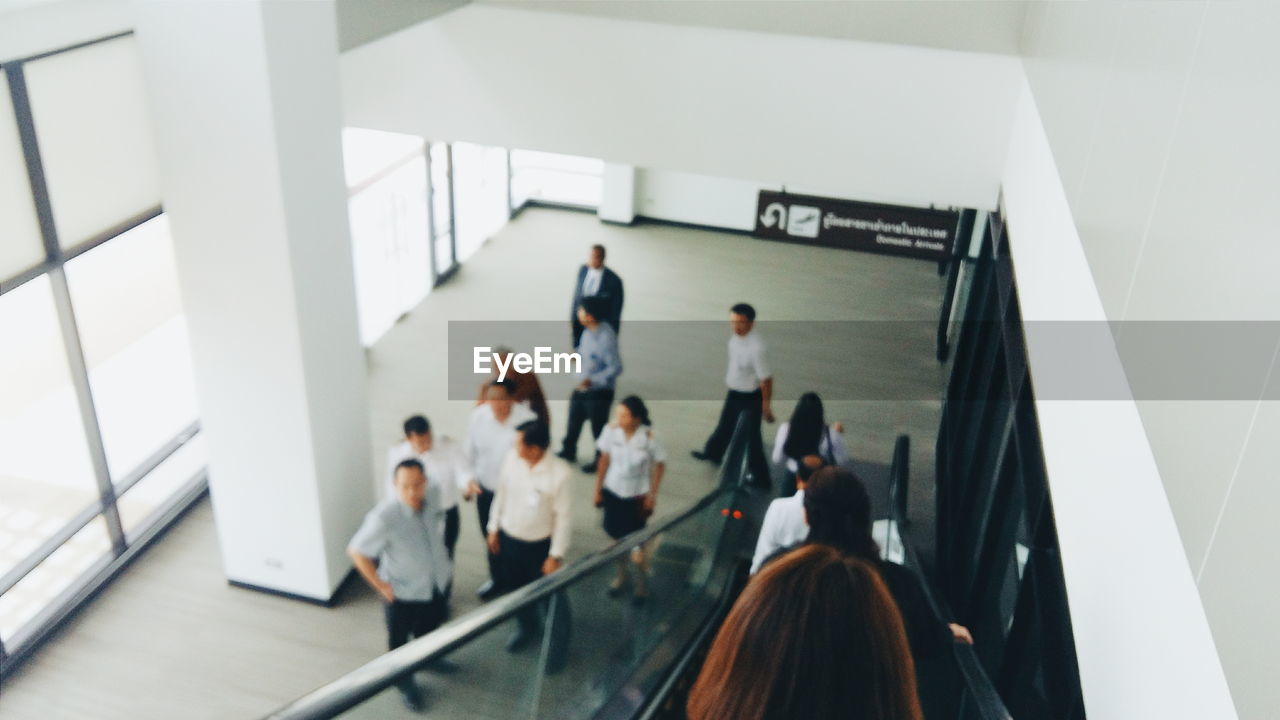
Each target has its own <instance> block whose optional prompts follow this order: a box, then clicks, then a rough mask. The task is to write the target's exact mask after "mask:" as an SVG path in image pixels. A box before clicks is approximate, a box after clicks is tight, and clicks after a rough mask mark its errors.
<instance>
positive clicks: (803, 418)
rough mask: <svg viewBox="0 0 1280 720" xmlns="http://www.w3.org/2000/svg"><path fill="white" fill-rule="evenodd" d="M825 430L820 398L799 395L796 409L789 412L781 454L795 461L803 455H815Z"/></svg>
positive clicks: (811, 395) (815, 395)
mask: <svg viewBox="0 0 1280 720" xmlns="http://www.w3.org/2000/svg"><path fill="white" fill-rule="evenodd" d="M826 429H827V420H826V416H825V414H824V413H823V410H822V398H820V397H818V394H817V393H814V392H807V393H805V394H803V395H801V396H800V399H799V400H797V401H796V409H795V410H793V411H791V419H790V420H788V421H787V440H786V442H784V443H783V444H782V452H783V454H784V455H786V456H787V457H789V458H793V459H796V460H799V459H800V458H802V457H804V456H805V455H816V454H817V453H818V446H819V445H820V444H821V443H822V434H823V433H824V432H825V431H826Z"/></svg>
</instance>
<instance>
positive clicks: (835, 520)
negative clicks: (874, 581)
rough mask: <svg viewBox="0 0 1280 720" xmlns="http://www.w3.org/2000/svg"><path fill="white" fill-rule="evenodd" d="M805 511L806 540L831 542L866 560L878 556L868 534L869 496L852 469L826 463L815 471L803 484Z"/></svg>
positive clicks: (869, 530)
mask: <svg viewBox="0 0 1280 720" xmlns="http://www.w3.org/2000/svg"><path fill="white" fill-rule="evenodd" d="M804 512H805V517H806V518H807V519H808V521H809V537H808V542H810V543H822V544H824V545H831V546H833V547H836V548H838V549H840V550H842V551H844V552H847V553H850V554H852V555H857V556H858V557H861V558H862V559H864V560H867V561H875V560H877V559H878V558H879V557H880V548H879V547H878V546H877V545H876V541H875V540H874V539H873V538H872V536H871V498H870V497H869V496H868V495H867V487H866V485H864V484H863V482H862V480H861V479H860V478H859V477H858V476H857V475H856V474H855V473H854V472H853V471H852V470H849V469H848V468H843V467H839V466H834V465H829V466H827V467H824V468H821V469H819V470H817V471H815V472H814V473H813V475H812V476H810V477H809V481H808V482H807V483H806V484H805V488H804Z"/></svg>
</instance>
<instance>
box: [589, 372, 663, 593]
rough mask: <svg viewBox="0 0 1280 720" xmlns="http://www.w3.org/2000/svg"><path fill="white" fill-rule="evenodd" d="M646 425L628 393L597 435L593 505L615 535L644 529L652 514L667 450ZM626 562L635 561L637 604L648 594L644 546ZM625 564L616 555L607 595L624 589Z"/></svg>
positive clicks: (644, 416)
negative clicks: (601, 513)
mask: <svg viewBox="0 0 1280 720" xmlns="http://www.w3.org/2000/svg"><path fill="white" fill-rule="evenodd" d="M651 425H652V423H650V421H649V409H648V408H646V407H645V404H644V401H643V400H641V399H640V398H638V397H636V396H635V395H630V396H628V397H625V398H623V399H622V402H620V403H618V409H617V413H616V415H615V419H614V422H612V423H610V424H609V425H608V426H607V427H605V429H604V430H603V431H602V432H601V433H600V437H599V438H597V440H596V448H597V449H599V451H600V462H599V463H598V465H597V467H596V497H595V505H596V507H603V508H604V531H605V532H606V533H608V535H609V537H611V538H613V539H614V540H621V539H622V538H624V537H626V536H627V535H630V534H631V533H633V532H635V531H637V530H639V529H641V528H643V527H644V526H645V524H646V523H647V522H648V520H649V516H650V515H652V514H653V507H654V503H655V502H656V501H657V497H658V486H659V485H661V484H662V473H663V471H664V470H665V468H666V460H667V453H666V450H664V449H663V447H662V445H661V444H660V443H659V442H658V440H657V438H656V437H654V434H653V428H652V427H651ZM631 562H632V563H634V564H635V566H636V580H635V595H634V599H635V602H636V603H637V604H639V603H642V602H644V600H645V599H646V598H647V597H648V596H649V587H648V571H649V558H648V551H647V549H646V548H645V547H644V546H643V545H641V546H638V547H636V548H635V549H634V550H632V551H631ZM627 565H628V562H627V559H626V558H620V559H619V560H618V576H617V577H616V578H614V580H613V582H612V583H610V584H609V595H610V597H616V596H618V595H619V594H621V593H622V591H623V590H624V589H625V588H626V586H627V584H628V572H627Z"/></svg>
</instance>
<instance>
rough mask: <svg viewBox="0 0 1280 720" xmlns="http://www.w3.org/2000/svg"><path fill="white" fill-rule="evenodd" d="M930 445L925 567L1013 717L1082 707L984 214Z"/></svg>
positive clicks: (1012, 287)
mask: <svg viewBox="0 0 1280 720" xmlns="http://www.w3.org/2000/svg"><path fill="white" fill-rule="evenodd" d="M983 240H984V242H983V243H982V246H981V249H980V253H979V255H978V257H977V258H976V261H975V264H974V268H973V279H972V287H971V292H970V296H969V300H968V302H967V304H966V307H965V308H964V317H963V319H962V321H961V327H960V332H959V334H958V342H957V344H956V347H955V357H954V360H953V363H952V367H951V374H950V378H949V380H948V383H947V388H946V394H945V397H944V401H943V409H942V419H941V423H940V427H939V431H938V439H937V446H936V451H937V452H936V471H937V494H936V502H937V512H936V522H937V532H936V541H937V546H936V550H937V552H936V567H935V572H934V577H935V579H936V581H937V586H938V587H939V588H940V590H941V595H942V598H943V599H945V601H946V603H947V604H948V605H949V606H950V608H951V609H952V610H954V612H955V613H956V617H957V618H958V622H960V623H962V624H964V625H966V626H968V627H969V628H970V629H971V630H972V631H973V633H974V635H975V637H978V638H980V639H981V640H980V642H979V643H978V644H977V645H976V646H975V648H974V651H975V653H976V656H977V659H978V660H979V661H980V663H981V666H982V668H984V669H985V670H986V673H987V675H988V676H989V677H991V678H993V679H994V681H995V687H996V689H997V690H998V692H999V695H1000V697H1001V698H1003V699H1004V703H1005V705H1006V707H1007V708H1008V709H1009V711H1010V712H1011V713H1012V714H1013V715H1014V716H1015V717H1018V718H1019V720H1023V719H1024V718H1025V719H1026V720H1038V719H1041V718H1043V719H1045V720H1079V719H1080V718H1083V717H1084V709H1083V701H1082V696H1081V689H1080V679H1079V670H1078V667H1077V665H1076V655H1075V642H1074V638H1073V634H1072V630H1071V617H1070V613H1069V611H1068V607H1067V596H1066V586H1065V581H1064V579H1063V575H1062V564H1061V561H1060V558H1059V556H1058V541H1057V532H1056V529H1055V526H1054V517H1053V503H1052V501H1051V498H1050V496H1049V490H1048V484H1047V477H1046V471H1045V467H1044V456H1043V449H1042V447H1041V442H1040V429H1039V424H1038V421H1037V417H1036V409H1035V402H1034V396H1033V393H1032V386H1031V382H1030V375H1029V369H1028V366H1027V353H1026V342H1025V338H1024V335H1023V327H1022V317H1021V311H1020V309H1019V305H1018V295H1017V287H1016V282H1015V278H1014V276H1013V265H1012V262H1011V260H1010V257H1009V248H1008V244H1007V242H1005V238H1004V227H1003V225H1002V222H1001V219H1000V216H999V215H998V214H992V215H991V216H990V218H989V224H988V227H987V229H986V232H985V233H984V238H983Z"/></svg>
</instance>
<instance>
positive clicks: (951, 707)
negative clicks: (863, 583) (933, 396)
mask: <svg viewBox="0 0 1280 720" xmlns="http://www.w3.org/2000/svg"><path fill="white" fill-rule="evenodd" d="M910 449H911V440H910V438H909V437H907V436H906V435H899V436H898V440H897V442H895V443H894V446H893V463H892V464H891V465H890V467H889V502H888V507H889V513H890V516H889V524H890V527H891V528H892V529H891V530H890V535H892V534H893V529H896V530H897V536H898V540H899V541H900V543H901V545H902V554H903V557H902V564H903V566H904V567H906V568H907V569H909V570H911V571H912V572H914V573H915V574H916V577H917V579H918V580H919V581H920V586H921V588H922V589H923V591H924V596H925V599H926V600H927V601H928V603H929V606H930V607H931V608H932V610H933V613H934V615H936V616H937V617H938V618H941V619H944V620H948V621H949V620H952V619H953V618H952V615H951V611H950V609H949V608H948V607H947V606H946V603H945V602H943V601H942V600H941V599H940V598H938V596H937V593H935V592H934V590H933V588H932V587H931V586H930V583H929V581H928V578H927V573H926V572H925V568H924V566H923V565H922V564H921V562H920V557H919V556H918V555H917V554H916V550H915V545H914V543H912V542H911V538H910V531H909V529H910V523H909V522H908V520H907V490H908V488H909V481H910V477H911V472H910V461H911V460H910ZM886 547H888V543H886ZM949 660H950V661H951V663H952V664H953V674H954V675H955V676H956V680H957V683H956V691H957V692H956V693H955V694H954V696H952V697H948V698H946V699H945V701H943V702H942V703H941V704H942V705H943V706H945V708H946V709H945V710H944V712H945V713H946V717H954V718H958V719H959V720H1012V717H1013V716H1012V715H1010V714H1009V711H1008V709H1006V708H1005V705H1004V702H1003V701H1002V700H1001V698H1000V694H999V693H998V692H997V691H996V688H995V685H994V683H992V681H991V678H990V677H989V676H988V675H987V673H986V671H985V670H984V669H983V667H982V663H981V662H979V660H978V656H977V655H976V654H975V652H974V647H973V646H971V645H968V644H965V643H961V642H956V643H952V645H951V657H950V658H949Z"/></svg>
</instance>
